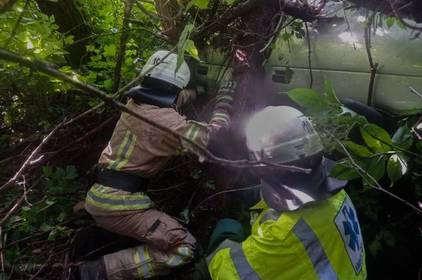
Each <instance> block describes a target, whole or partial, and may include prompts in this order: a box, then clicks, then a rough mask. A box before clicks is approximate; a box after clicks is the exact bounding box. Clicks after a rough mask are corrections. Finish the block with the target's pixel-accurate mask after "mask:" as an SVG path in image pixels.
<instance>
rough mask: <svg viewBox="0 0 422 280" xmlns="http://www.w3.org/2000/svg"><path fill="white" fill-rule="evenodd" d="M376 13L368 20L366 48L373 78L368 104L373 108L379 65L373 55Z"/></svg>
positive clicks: (370, 81)
mask: <svg viewBox="0 0 422 280" xmlns="http://www.w3.org/2000/svg"><path fill="white" fill-rule="evenodd" d="M374 16H375V13H373V14H372V15H371V16H370V17H368V18H367V21H368V22H367V24H366V26H365V34H364V38H365V47H366V54H367V56H368V61H369V66H370V67H371V76H370V78H369V86H368V99H367V104H368V105H369V106H371V105H372V104H373V95H374V84H375V77H376V74H377V70H378V63H374V60H373V58H372V53H371V48H372V46H371V25H372V21H373V19H374Z"/></svg>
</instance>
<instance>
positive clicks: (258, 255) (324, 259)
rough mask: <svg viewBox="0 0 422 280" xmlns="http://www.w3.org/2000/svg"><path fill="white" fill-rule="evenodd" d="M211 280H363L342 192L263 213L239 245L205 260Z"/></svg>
mask: <svg viewBox="0 0 422 280" xmlns="http://www.w3.org/2000/svg"><path fill="white" fill-rule="evenodd" d="M208 269H209V272H210V274H211V278H212V279H213V280H217V279H224V280H226V279H228V280H232V279H233V280H234V279H247V280H257V279H263V280H296V279H306V280H308V279H323V280H331V279H366V266H365V250H364V247H363V241H362V234H361V231H360V226H359V221H358V219H357V215H356V210H355V208H354V206H353V204H352V202H351V200H350V198H349V197H348V195H347V194H346V192H345V191H340V192H339V193H337V194H335V195H334V196H332V197H331V198H329V199H327V200H325V201H321V202H318V203H315V204H313V205H311V206H308V207H305V208H302V209H300V210H297V211H293V212H284V213H282V214H280V213H277V212H276V211H274V210H272V209H267V210H265V211H264V212H263V213H261V215H260V216H259V217H258V219H257V221H256V222H255V223H254V225H253V227H252V233H251V235H250V236H249V237H248V238H247V239H246V240H245V241H244V242H242V243H241V244H239V243H237V245H235V246H234V245H233V242H231V243H230V246H226V247H225V248H224V244H222V247H220V249H219V250H218V251H217V252H215V254H214V255H213V256H211V258H210V259H209V266H208Z"/></svg>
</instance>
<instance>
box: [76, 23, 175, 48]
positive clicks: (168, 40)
mask: <svg viewBox="0 0 422 280" xmlns="http://www.w3.org/2000/svg"><path fill="white" fill-rule="evenodd" d="M130 21H133V20H130ZM135 23H137V22H135ZM137 30H143V31H146V32H148V33H150V34H151V35H153V36H155V37H157V38H158V39H160V40H163V41H166V42H170V39H169V38H168V37H167V36H165V35H163V34H161V33H157V32H154V31H152V30H150V29H148V28H145V27H132V28H130V29H129V30H126V29H123V30H121V31H118V32H105V33H100V34H92V35H89V36H87V37H84V38H81V39H79V40H76V41H74V42H73V43H72V44H70V46H72V45H76V44H78V43H80V42H83V41H86V40H91V39H94V38H99V37H106V36H113V35H117V34H122V33H124V32H126V31H137Z"/></svg>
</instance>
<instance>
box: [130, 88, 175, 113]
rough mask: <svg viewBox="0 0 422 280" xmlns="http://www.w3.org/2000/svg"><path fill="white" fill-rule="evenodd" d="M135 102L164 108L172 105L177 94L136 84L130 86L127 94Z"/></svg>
mask: <svg viewBox="0 0 422 280" xmlns="http://www.w3.org/2000/svg"><path fill="white" fill-rule="evenodd" d="M126 95H127V96H128V97H130V98H132V99H133V100H134V101H135V102H136V103H137V104H149V105H155V106H158V107H162V108H166V107H170V106H172V105H173V104H174V103H175V102H176V99H177V94H175V93H174V94H168V93H166V92H163V91H162V90H159V89H153V88H146V87H142V86H136V87H134V88H131V89H130V90H129V91H128V92H127V94H126Z"/></svg>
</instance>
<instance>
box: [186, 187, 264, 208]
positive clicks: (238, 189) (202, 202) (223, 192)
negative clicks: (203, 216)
mask: <svg viewBox="0 0 422 280" xmlns="http://www.w3.org/2000/svg"><path fill="white" fill-rule="evenodd" d="M259 188H261V185H257V186H253V187H245V188H235V189H230V190H225V191H221V192H217V193H215V194H213V195H211V196H209V197H207V198H206V199H204V200H202V201H201V202H199V203H198V204H197V205H196V206H195V208H193V209H192V211H191V213H194V212H195V211H196V210H197V209H198V208H199V206H201V205H202V204H204V203H205V202H207V201H209V200H211V199H213V198H214V197H216V196H219V195H222V194H225V193H232V192H240V191H248V190H254V189H259Z"/></svg>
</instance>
